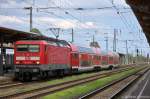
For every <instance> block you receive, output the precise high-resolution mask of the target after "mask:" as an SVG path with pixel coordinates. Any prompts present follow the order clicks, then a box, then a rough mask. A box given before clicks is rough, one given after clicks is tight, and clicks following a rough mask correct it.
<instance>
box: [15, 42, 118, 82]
mask: <svg viewBox="0 0 150 99" xmlns="http://www.w3.org/2000/svg"><path fill="white" fill-rule="evenodd" d="M14 63H15V77H16V78H19V79H21V80H31V79H32V78H33V77H42V78H43V77H47V76H48V75H63V74H67V73H71V72H79V71H87V70H100V69H101V68H110V69H112V68H113V67H114V66H116V65H118V63H119V55H118V54H117V53H114V52H109V53H106V52H103V51H101V50H100V49H99V48H85V47H80V46H75V45H73V44H69V43H68V42H66V41H62V40H22V41H17V42H16V44H15V53H14Z"/></svg>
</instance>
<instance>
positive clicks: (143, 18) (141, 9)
mask: <svg viewBox="0 0 150 99" xmlns="http://www.w3.org/2000/svg"><path fill="white" fill-rule="evenodd" d="M126 2H127V3H128V4H129V5H130V6H131V8H132V10H133V12H134V14H135V15H136V17H137V19H138V21H139V23H140V25H141V27H142V29H143V31H144V33H145V35H146V38H147V40H148V42H149V44H150V1H149V0H126Z"/></svg>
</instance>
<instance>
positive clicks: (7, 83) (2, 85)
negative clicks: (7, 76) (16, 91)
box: [0, 82, 24, 89]
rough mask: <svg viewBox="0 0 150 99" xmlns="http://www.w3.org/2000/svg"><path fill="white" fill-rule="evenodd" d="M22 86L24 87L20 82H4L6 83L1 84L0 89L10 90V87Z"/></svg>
mask: <svg viewBox="0 0 150 99" xmlns="http://www.w3.org/2000/svg"><path fill="white" fill-rule="evenodd" d="M22 85H24V83H21V82H6V83H3V84H0V89H6V88H12V87H16V86H22Z"/></svg>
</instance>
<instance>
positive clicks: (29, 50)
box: [16, 44, 40, 52]
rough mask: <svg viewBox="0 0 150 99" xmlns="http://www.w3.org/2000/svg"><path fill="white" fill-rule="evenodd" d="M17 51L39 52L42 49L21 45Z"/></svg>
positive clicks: (36, 46) (35, 46) (37, 46)
mask: <svg viewBox="0 0 150 99" xmlns="http://www.w3.org/2000/svg"><path fill="white" fill-rule="evenodd" d="M16 49H17V51H18V52H39V49H40V47H39V45H29V44H27V45H25V44H20V45H17V48H16Z"/></svg>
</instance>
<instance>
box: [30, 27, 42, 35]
mask: <svg viewBox="0 0 150 99" xmlns="http://www.w3.org/2000/svg"><path fill="white" fill-rule="evenodd" d="M31 32H34V33H38V34H41V32H40V30H39V29H37V28H33V29H32V30H31Z"/></svg>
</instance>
